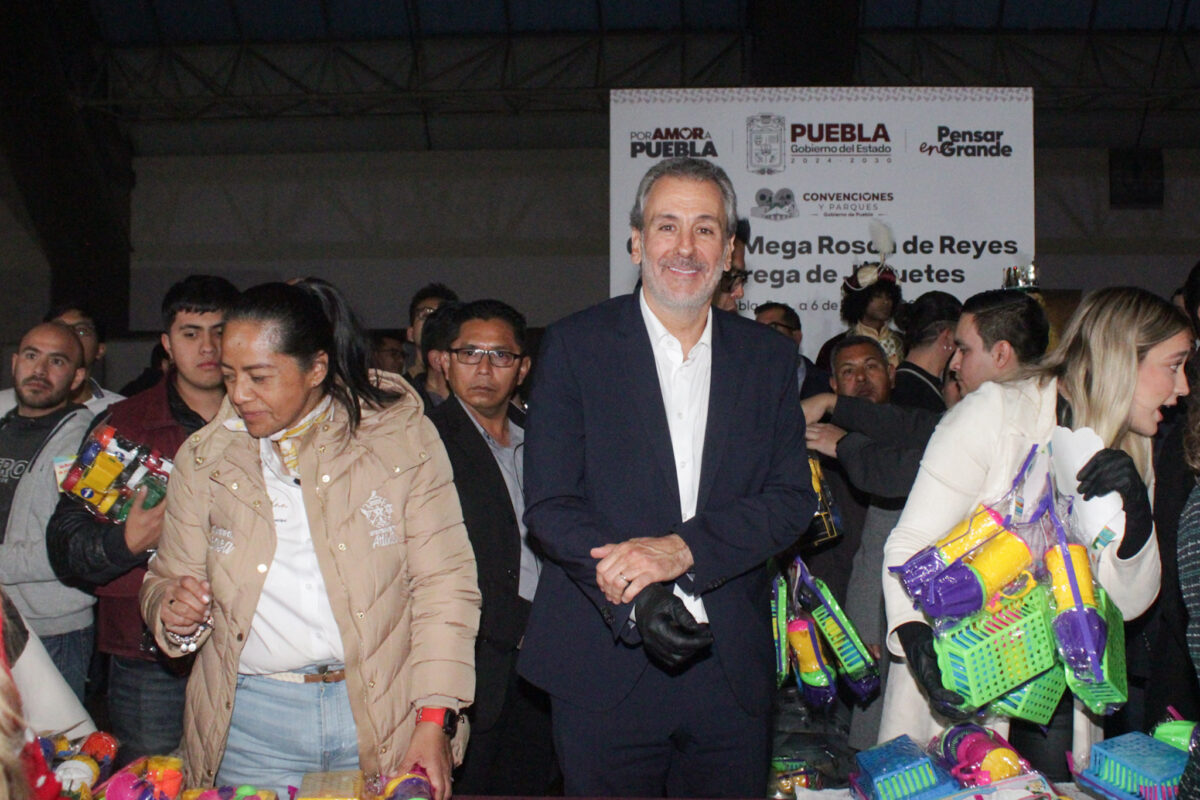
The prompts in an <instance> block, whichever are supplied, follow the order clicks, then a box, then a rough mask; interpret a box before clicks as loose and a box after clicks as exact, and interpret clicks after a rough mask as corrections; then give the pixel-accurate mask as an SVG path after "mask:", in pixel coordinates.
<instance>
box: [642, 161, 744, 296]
mask: <svg viewBox="0 0 1200 800" xmlns="http://www.w3.org/2000/svg"><path fill="white" fill-rule="evenodd" d="M642 221H643V229H642V230H640V231H639V230H637V229H634V231H633V263H635V264H638V265H640V266H641V268H642V285H643V286H644V287H645V290H646V303H647V305H649V306H650V308H651V309H652V310H655V311H659V310H662V311H666V312H669V313H676V314H678V313H688V312H696V311H699V310H701V309H704V308H706V307H707V306H708V304H709V302H710V301H711V299H712V296H713V292H714V291H715V290H716V288H717V282H718V281H719V280H720V278H721V273H722V272H723V271H724V270H727V269H729V257H730V250H731V248H732V237H726V236H725V234H724V230H725V222H726V220H725V207H724V203H723V201H722V198H721V190H720V188H718V186H717V185H716V184H715V183H713V182H711V181H700V180H691V179H688V178H677V177H674V176H666V177H662V178H659V179H658V180H657V181H655V183H654V186H653V187H652V188H651V189H650V192H649V194H648V195H647V196H646V202H645V203H644V204H643V215H642Z"/></svg>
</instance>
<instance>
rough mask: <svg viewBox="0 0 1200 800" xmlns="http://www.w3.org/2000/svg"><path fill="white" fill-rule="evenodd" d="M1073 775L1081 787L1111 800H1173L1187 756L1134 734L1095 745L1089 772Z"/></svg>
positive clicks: (1172, 748)
mask: <svg viewBox="0 0 1200 800" xmlns="http://www.w3.org/2000/svg"><path fill="white" fill-rule="evenodd" d="M1067 759H1068V762H1069V763H1070V765H1071V772H1072V774H1073V775H1074V776H1075V780H1076V782H1077V783H1079V785H1080V786H1082V787H1084V788H1086V789H1088V790H1089V791H1091V792H1093V793H1096V794H1098V795H1100V796H1101V797H1105V798H1111V800H1172V799H1173V798H1175V797H1176V796H1178V792H1179V779H1180V778H1181V777H1182V776H1183V768H1184V766H1185V765H1186V764H1187V759H1188V756H1187V753H1185V752H1183V751H1181V750H1177V749H1175V748H1174V747H1172V746H1171V745H1169V744H1164V743H1163V742H1160V741H1158V740H1157V739H1155V738H1153V737H1151V736H1147V735H1146V734H1144V733H1140V732H1138V731H1133V732H1132V733H1125V734H1122V735H1120V736H1117V737H1114V738H1112V739H1105V740H1104V741H1102V742H1096V743H1095V744H1093V745H1092V754H1091V759H1090V763H1089V765H1088V768H1087V769H1085V770H1083V771H1082V772H1079V771H1076V770H1075V765H1074V763H1073V762H1072V761H1071V757H1070V754H1069V753H1068V755H1067Z"/></svg>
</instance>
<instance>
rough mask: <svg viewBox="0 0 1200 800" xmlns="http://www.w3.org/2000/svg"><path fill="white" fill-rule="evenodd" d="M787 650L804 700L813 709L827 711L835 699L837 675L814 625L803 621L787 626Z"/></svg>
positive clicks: (808, 621) (805, 619) (803, 618)
mask: <svg viewBox="0 0 1200 800" xmlns="http://www.w3.org/2000/svg"><path fill="white" fill-rule="evenodd" d="M787 638H788V646H789V647H790V648H791V650H792V653H793V655H794V656H795V658H796V681H797V683H799V684H800V689H801V690H802V691H803V692H804V700H805V702H807V703H808V704H809V705H810V706H812V707H813V708H819V709H826V708H829V707H830V706H831V705H832V704H833V701H834V700H835V699H837V686H836V685H835V683H834V682H835V680H836V679H837V673H835V672H834V670H833V668H832V667H831V666H830V665H829V658H828V657H827V656H826V654H825V648H824V647H823V646H822V645H821V639H820V637H819V636H818V635H817V625H816V623H815V622H814V621H813V620H811V619H807V618H805V617H800V618H798V619H794V620H792V621H791V622H789V623H788V633H787Z"/></svg>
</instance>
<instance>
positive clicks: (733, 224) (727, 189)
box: [629, 157, 738, 239]
mask: <svg viewBox="0 0 1200 800" xmlns="http://www.w3.org/2000/svg"><path fill="white" fill-rule="evenodd" d="M666 177H671V178H686V179H687V180H693V181H711V182H712V183H715V184H716V185H717V188H718V189H720V190H721V200H722V201H723V203H724V205H725V231H724V234H725V238H726V239H729V238H731V237H732V236H733V234H734V233H735V232H736V231H737V224H738V216H737V194H736V193H735V192H734V191H733V183H732V182H731V181H730V180H729V176H728V175H726V174H725V170H723V169H721V168H720V167H718V166H717V165H716V164H714V163H713V162H711V161H708V160H707V159H703V158H686V157H685V158H668V159H665V160H663V161H660V162H658V163H657V164H655V165H654V166H653V167H651V168H650V169H649V170H647V171H646V174H645V175H643V176H642V182H641V183H639V184H638V189H637V196H636V197H635V198H634V201H633V209H632V210H630V212H629V226H630V227H631V228H633V229H634V230H638V231H641V230H643V229H644V227H645V224H646V220H645V218H644V217H645V206H646V197H647V196H648V195H649V194H650V190H651V189H652V188H654V184H655V182H657V181H658V179H659V178H666Z"/></svg>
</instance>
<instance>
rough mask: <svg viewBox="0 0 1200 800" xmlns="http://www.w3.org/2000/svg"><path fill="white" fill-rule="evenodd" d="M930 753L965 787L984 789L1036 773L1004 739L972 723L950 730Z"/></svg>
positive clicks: (938, 740)
mask: <svg viewBox="0 0 1200 800" xmlns="http://www.w3.org/2000/svg"><path fill="white" fill-rule="evenodd" d="M930 749H931V750H933V751H934V754H935V755H936V756H937V757H938V758H939V759H941V762H942V764H943V765H945V766H947V767H948V768H949V769H950V774H951V775H953V776H954V777H955V778H957V779H958V780H959V781H960V782H961V783H962V784H963V785H964V786H982V785H984V784H988V783H993V782H994V781H1000V780H1004V779H1005V778H1011V777H1013V776H1015V775H1021V774H1023V773H1027V772H1031V771H1032V768H1031V767H1030V766H1029V763H1028V762H1026V761H1025V760H1024V759H1022V758H1021V757H1020V756H1019V755H1017V751H1016V750H1015V749H1014V748H1013V746H1012V745H1010V744H1009V743H1008V742H1007V741H1005V740H1004V737H1002V736H1001V735H1000V734H998V733H996V732H995V731H993V730H990V729H988V728H984V727H982V726H980V725H976V724H974V723H972V722H964V723H960V724H958V725H954V726H953V727H950V728H947V729H946V730H945V731H943V732H942V734H941V735H940V736H938V737H937V738H936V739H934V741H933V743H932V744H931V745H930Z"/></svg>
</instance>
